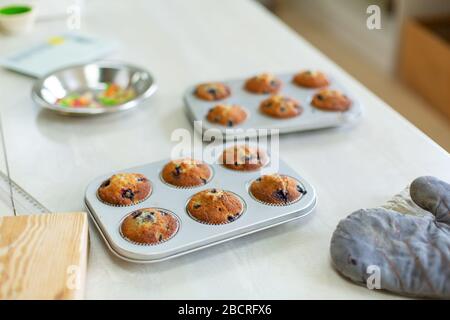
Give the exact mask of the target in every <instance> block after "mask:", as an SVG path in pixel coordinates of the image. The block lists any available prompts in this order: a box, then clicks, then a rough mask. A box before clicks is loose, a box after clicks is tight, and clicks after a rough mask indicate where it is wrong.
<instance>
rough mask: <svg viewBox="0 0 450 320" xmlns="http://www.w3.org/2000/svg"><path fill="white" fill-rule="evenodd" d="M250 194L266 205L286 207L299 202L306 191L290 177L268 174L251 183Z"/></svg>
mask: <svg viewBox="0 0 450 320" xmlns="http://www.w3.org/2000/svg"><path fill="white" fill-rule="evenodd" d="M250 193H251V194H252V195H253V197H255V198H256V199H258V200H259V201H261V202H264V203H266V204H271V205H288V204H290V203H292V202H295V201H297V200H299V199H300V198H301V197H302V196H303V195H304V194H306V190H305V189H304V188H303V187H302V186H301V184H300V183H299V182H298V181H297V180H295V179H293V178H291V177H288V176H285V175H280V174H270V175H264V176H262V177H260V178H258V179H256V180H255V181H253V182H252V184H251V185H250Z"/></svg>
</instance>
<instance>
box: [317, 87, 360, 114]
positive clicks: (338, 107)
mask: <svg viewBox="0 0 450 320" xmlns="http://www.w3.org/2000/svg"><path fill="white" fill-rule="evenodd" d="M311 104H312V105H313V106H314V107H316V108H318V109H321V110H325V111H346V110H348V109H349V108H350V105H351V101H350V99H349V98H348V97H347V96H346V95H344V94H343V93H342V92H340V91H339V90H331V89H322V90H319V91H318V92H317V93H316V94H315V95H314V97H313V99H312V102H311Z"/></svg>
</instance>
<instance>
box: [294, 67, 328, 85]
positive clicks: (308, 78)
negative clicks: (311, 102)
mask: <svg viewBox="0 0 450 320" xmlns="http://www.w3.org/2000/svg"><path fill="white" fill-rule="evenodd" d="M292 81H293V82H294V83H295V84H296V85H298V86H301V87H306V88H321V87H326V86H328V85H329V84H330V82H329V81H328V78H327V76H326V75H325V74H324V73H322V72H320V71H311V70H305V71H301V72H299V73H297V74H296V75H295V76H294V78H293V79H292Z"/></svg>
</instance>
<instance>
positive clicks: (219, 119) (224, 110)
mask: <svg viewBox="0 0 450 320" xmlns="http://www.w3.org/2000/svg"><path fill="white" fill-rule="evenodd" d="M206 118H207V119H208V121H209V122H211V123H217V124H220V125H222V126H227V127H233V126H235V125H238V124H240V123H242V122H244V121H245V119H247V112H245V110H244V108H242V107H241V106H238V105H226V104H218V105H216V106H215V107H213V108H211V109H209V112H208V115H207V116H206Z"/></svg>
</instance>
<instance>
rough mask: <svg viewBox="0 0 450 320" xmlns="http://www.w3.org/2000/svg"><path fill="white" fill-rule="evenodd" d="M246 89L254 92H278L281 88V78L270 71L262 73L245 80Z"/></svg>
mask: <svg viewBox="0 0 450 320" xmlns="http://www.w3.org/2000/svg"><path fill="white" fill-rule="evenodd" d="M244 87H245V89H246V90H247V91H249V92H252V93H258V94H263V93H277V92H278V91H279V90H280V88H281V80H280V79H278V78H277V77H275V76H274V75H273V74H270V73H262V74H260V75H257V76H254V77H252V78H250V79H248V80H247V81H246V82H245V86H244Z"/></svg>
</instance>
